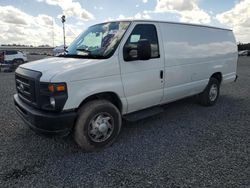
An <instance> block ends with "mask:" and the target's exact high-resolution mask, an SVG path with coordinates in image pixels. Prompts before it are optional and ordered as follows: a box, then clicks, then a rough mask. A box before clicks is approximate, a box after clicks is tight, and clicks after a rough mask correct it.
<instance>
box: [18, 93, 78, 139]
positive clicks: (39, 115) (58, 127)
mask: <svg viewBox="0 0 250 188" xmlns="http://www.w3.org/2000/svg"><path fill="white" fill-rule="evenodd" d="M14 103H15V107H16V112H17V114H18V115H19V116H20V117H21V118H22V119H23V120H24V121H25V122H26V123H27V124H28V125H29V127H30V128H31V129H32V130H34V131H35V132H37V133H40V134H46V135H61V136H63V135H67V134H68V133H70V131H71V129H72V128H73V126H74V122H75V119H76V112H54V113H53V112H44V111H41V110H38V109H35V108H34V107H31V106H29V105H27V104H25V103H24V102H22V101H21V100H20V98H19V97H18V95H17V94H15V95H14Z"/></svg>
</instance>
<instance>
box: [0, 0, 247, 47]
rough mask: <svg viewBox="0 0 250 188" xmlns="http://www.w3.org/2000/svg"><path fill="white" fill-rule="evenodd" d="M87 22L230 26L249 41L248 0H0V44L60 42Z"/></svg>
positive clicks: (52, 44) (69, 38) (76, 34)
mask: <svg viewBox="0 0 250 188" xmlns="http://www.w3.org/2000/svg"><path fill="white" fill-rule="evenodd" d="M63 14H64V15H65V16H66V23H65V28H66V43H67V44H70V43H71V42H72V40H74V38H75V37H77V36H78V35H79V34H80V33H81V32H82V31H84V30H85V29H86V28H87V27H89V26H91V25H93V24H96V23H100V22H104V21H109V20H116V19H126V18H134V19H153V20H164V21H175V22H187V23H198V24H203V25H211V26H218V27H224V28H230V29H233V31H234V33H235V36H236V40H237V42H244V43H247V42H250V0H88V1H87V0H0V15H1V19H0V44H13V43H14V44H26V45H34V46H38V45H44V44H47V45H50V46H58V45H61V44H63V34H62V23H61V19H60V18H61V16H62V15H63Z"/></svg>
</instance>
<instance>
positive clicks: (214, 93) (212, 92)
mask: <svg viewBox="0 0 250 188" xmlns="http://www.w3.org/2000/svg"><path fill="white" fill-rule="evenodd" d="M219 94H220V82H219V81H218V80H217V79H216V78H213V77H212V78H210V80H209V82H208V85H207V87H206V88H205V90H204V91H203V92H202V93H200V94H199V95H198V102H199V103H200V104H201V105H203V106H213V105H214V104H215V103H216V102H217V100H218V98H219Z"/></svg>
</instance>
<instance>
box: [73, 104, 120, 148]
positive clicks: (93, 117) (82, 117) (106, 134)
mask: <svg viewBox="0 0 250 188" xmlns="http://www.w3.org/2000/svg"><path fill="white" fill-rule="evenodd" d="M121 124H122V120H121V114H120V111H119V110H118V109H117V107H116V106H115V105H113V104H112V103H110V102H109V101H106V100H94V101H90V102H88V103H86V104H85V105H83V106H82V107H81V108H80V110H79V116H78V119H77V121H76V125H75V131H74V138H75V141H76V143H77V144H78V145H79V146H80V147H81V148H82V149H84V150H85V151H95V150H99V149H101V148H103V147H107V146H109V145H110V144H112V143H113V142H114V140H115V139H116V137H117V136H118V134H119V132H120V130H121Z"/></svg>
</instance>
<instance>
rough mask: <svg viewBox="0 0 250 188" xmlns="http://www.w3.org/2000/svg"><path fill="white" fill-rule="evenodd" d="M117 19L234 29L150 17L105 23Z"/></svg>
mask: <svg viewBox="0 0 250 188" xmlns="http://www.w3.org/2000/svg"><path fill="white" fill-rule="evenodd" d="M117 21H130V22H157V23H169V24H178V25H190V26H196V27H208V28H213V29H221V30H227V31H232V29H227V28H222V27H215V26H210V25H203V24H195V23H185V22H173V21H163V20H150V19H118V20H112V21H106V22H104V23H108V22H117Z"/></svg>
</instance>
